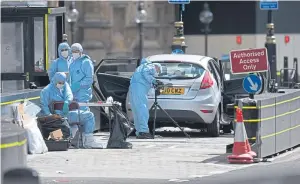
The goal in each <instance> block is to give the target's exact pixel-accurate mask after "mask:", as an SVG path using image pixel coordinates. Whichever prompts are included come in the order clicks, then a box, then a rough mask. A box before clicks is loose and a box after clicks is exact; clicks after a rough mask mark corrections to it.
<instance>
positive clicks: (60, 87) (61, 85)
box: [56, 84, 64, 89]
mask: <svg viewBox="0 0 300 184" xmlns="http://www.w3.org/2000/svg"><path fill="white" fill-rule="evenodd" d="M56 87H57V88H58V89H62V88H63V87H64V85H63V84H56Z"/></svg>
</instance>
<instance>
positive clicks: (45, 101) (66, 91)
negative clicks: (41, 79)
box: [40, 72, 73, 117]
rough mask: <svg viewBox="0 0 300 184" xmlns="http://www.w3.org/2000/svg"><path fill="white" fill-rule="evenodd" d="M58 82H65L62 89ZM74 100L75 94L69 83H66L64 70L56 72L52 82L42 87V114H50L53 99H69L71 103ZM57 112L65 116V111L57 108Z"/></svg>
mask: <svg viewBox="0 0 300 184" xmlns="http://www.w3.org/2000/svg"><path fill="white" fill-rule="evenodd" d="M58 82H65V85H64V86H63V88H62V89H58V88H57V87H56V84H57V83H58ZM72 100H73V94H72V91H71V88H70V86H69V84H68V83H66V75H65V74H64V73H62V72H56V73H55V74H54V76H53V78H52V81H51V83H50V84H48V85H47V86H46V87H45V88H44V89H42V91H41V94H40V106H41V113H42V115H45V116H48V115H51V114H52V113H51V112H50V105H51V104H52V102H53V101H68V102H69V103H71V101H72ZM55 114H59V115H60V116H62V117H64V113H63V112H62V111H60V110H56V111H55Z"/></svg>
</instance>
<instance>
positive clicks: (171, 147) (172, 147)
mask: <svg viewBox="0 0 300 184" xmlns="http://www.w3.org/2000/svg"><path fill="white" fill-rule="evenodd" d="M177 146H179V145H174V146H170V147H168V148H169V149H174V148H176V147H177Z"/></svg>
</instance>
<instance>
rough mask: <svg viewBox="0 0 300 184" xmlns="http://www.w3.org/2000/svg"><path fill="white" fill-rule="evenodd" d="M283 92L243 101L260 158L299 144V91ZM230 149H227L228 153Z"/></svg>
mask: <svg viewBox="0 0 300 184" xmlns="http://www.w3.org/2000/svg"><path fill="white" fill-rule="evenodd" d="M283 91H284V92H285V93H265V94H261V95H256V96H255V98H254V100H251V99H242V102H243V114H244V123H245V127H246V131H247V135H248V138H249V141H250V143H251V145H252V149H253V150H254V151H255V152H256V153H257V155H258V158H265V157H268V156H271V155H274V154H277V153H280V152H282V151H284V150H287V149H289V148H293V147H295V146H297V145H299V144H300V90H298V89H285V90H283ZM237 104H238V103H237V102H236V106H235V108H236V107H237ZM231 147H232V145H228V146H227V153H230V152H231V150H230V149H231Z"/></svg>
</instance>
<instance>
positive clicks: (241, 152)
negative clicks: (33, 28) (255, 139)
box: [227, 108, 256, 164]
mask: <svg viewBox="0 0 300 184" xmlns="http://www.w3.org/2000/svg"><path fill="white" fill-rule="evenodd" d="M255 156H256V153H255V152H253V151H251V146H250V144H249V141H248V137H247V132H246V128H245V125H244V118H243V112H242V110H241V109H240V108H237V109H236V126H235V135H234V144H233V149H232V155H229V156H228V157H227V158H228V162H229V163H241V164H243V163H244V164H247V163H249V164H250V163H253V157H255Z"/></svg>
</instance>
